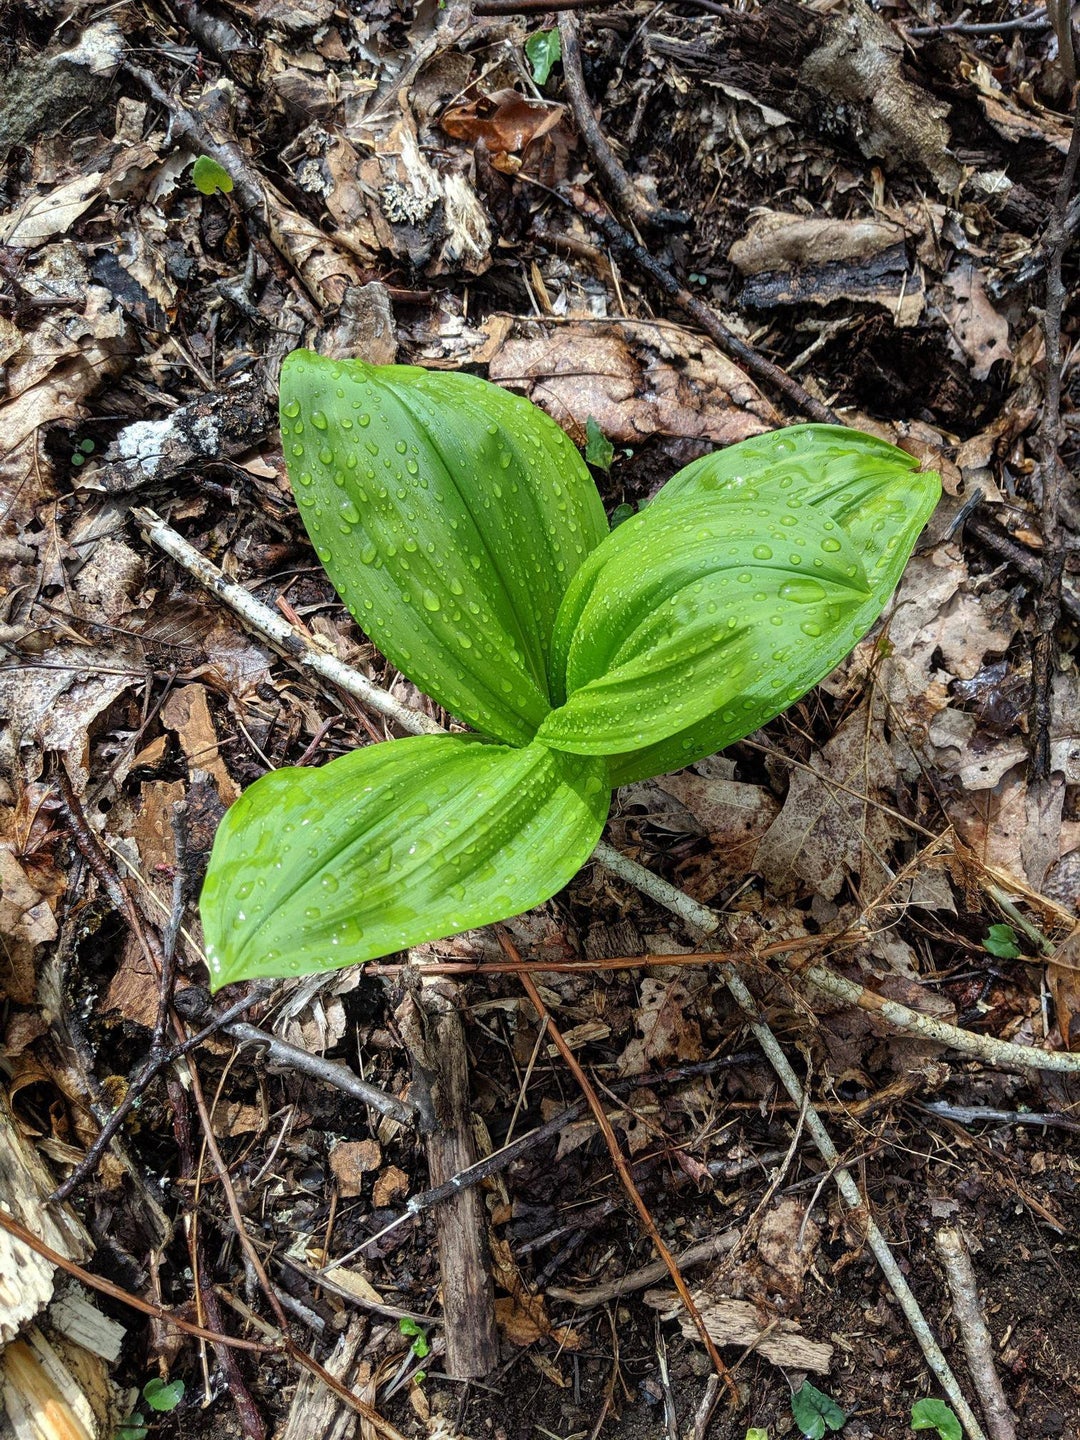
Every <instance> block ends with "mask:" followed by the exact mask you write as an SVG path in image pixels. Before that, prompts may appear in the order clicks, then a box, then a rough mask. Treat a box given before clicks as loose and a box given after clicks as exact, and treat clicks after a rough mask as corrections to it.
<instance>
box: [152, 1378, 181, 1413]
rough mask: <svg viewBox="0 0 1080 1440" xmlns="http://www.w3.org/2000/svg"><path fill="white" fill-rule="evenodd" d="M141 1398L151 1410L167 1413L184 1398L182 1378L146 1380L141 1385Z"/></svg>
mask: <svg viewBox="0 0 1080 1440" xmlns="http://www.w3.org/2000/svg"><path fill="white" fill-rule="evenodd" d="M142 1393H143V1399H144V1400H145V1401H146V1403H147V1404H148V1405H149V1406H150V1409H151V1410H157V1411H159V1412H161V1413H162V1414H167V1413H168V1412H169V1411H170V1410H175V1409H176V1407H177V1405H179V1404H180V1401H181V1400H182V1399H183V1398H184V1382H183V1380H169V1381H165V1380H159V1379H153V1380H148V1381H147V1382H146V1384H145V1385H144V1386H143V1392H142Z"/></svg>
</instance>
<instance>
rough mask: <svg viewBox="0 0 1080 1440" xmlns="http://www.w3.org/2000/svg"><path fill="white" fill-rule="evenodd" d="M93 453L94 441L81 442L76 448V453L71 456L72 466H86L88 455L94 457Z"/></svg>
mask: <svg viewBox="0 0 1080 1440" xmlns="http://www.w3.org/2000/svg"><path fill="white" fill-rule="evenodd" d="M93 453H94V442H93V440H90V439H86V440H80V441H79V443H78V444H77V445H76V446H75V450H74V453H73V454H72V456H71V463H72V465H84V464H85V463H86V457H87V456H88V455H92V454H93Z"/></svg>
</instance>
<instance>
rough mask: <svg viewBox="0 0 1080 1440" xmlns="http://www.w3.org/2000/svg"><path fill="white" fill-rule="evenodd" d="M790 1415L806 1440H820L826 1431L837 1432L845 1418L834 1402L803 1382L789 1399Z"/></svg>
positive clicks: (805, 1381)
mask: <svg viewBox="0 0 1080 1440" xmlns="http://www.w3.org/2000/svg"><path fill="white" fill-rule="evenodd" d="M791 1413H792V1415H794V1417H795V1424H796V1425H798V1427H799V1429H800V1430H801V1431H802V1433H803V1434H804V1435H805V1436H806V1440H821V1437H822V1436H823V1435H824V1434H825V1431H826V1429H829V1430H839V1429H840V1428H841V1426H842V1425H843V1423H844V1421H845V1420H846V1419H847V1416H846V1415H845V1414H844V1412H843V1410H841V1409H840V1406H839V1405H837V1403H836V1401H835V1400H833V1399H831V1398H830V1397H829V1396H828V1395H826V1394H825V1393H824V1392H823V1391H821V1390H818V1389H816V1388H815V1386H813V1385H811V1384H810V1381H809V1380H804V1381H803V1383H802V1385H801V1386H800V1388H799V1389H798V1390H796V1391H795V1393H794V1395H792V1397H791Z"/></svg>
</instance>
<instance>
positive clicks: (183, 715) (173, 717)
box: [161, 685, 240, 806]
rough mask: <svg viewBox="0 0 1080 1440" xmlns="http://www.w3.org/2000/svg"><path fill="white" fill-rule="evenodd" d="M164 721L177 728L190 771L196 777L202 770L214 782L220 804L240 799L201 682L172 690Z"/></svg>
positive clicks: (166, 702) (164, 712)
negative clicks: (222, 755) (219, 744)
mask: <svg viewBox="0 0 1080 1440" xmlns="http://www.w3.org/2000/svg"><path fill="white" fill-rule="evenodd" d="M161 722H162V724H163V725H165V726H167V727H168V729H170V730H175V731H176V734H177V736H178V737H179V740H180V744H181V746H182V748H183V751H184V754H185V756H186V757H187V762H188V772H189V774H190V775H191V776H192V778H193V779H194V777H195V772H196V771H200V770H201V771H203V772H204V773H205V774H207V775H209V776H210V778H211V779H212V780H213V782H214V787H215V789H216V790H217V792H218V796H219V798H220V800H221V803H222V804H223V805H225V806H229V805H231V804H232V803H233V801H234V800H236V799H238V797H239V795H240V789H239V787H238V786H237V784H236V782H235V781H234V780H233V779H232V777H231V776H230V774H229V772H228V771H227V770H226V768H225V763H224V761H223V760H222V758H221V755H220V753H219V751H218V741H217V734H216V732H215V730H214V722H213V720H212V719H211V718H210V707H209V705H208V704H207V700H206V689H205V687H204V686H202V685H182V686H179V687H178V688H177V689H175V690H173V691H172V692H171V693H170V695H169V698H168V699H167V700H166V701H165V704H164V705H163V706H162V707H161Z"/></svg>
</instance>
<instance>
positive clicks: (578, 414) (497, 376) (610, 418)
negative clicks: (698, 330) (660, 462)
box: [488, 322, 777, 445]
mask: <svg viewBox="0 0 1080 1440" xmlns="http://www.w3.org/2000/svg"><path fill="white" fill-rule="evenodd" d="M529 328H530V329H532V328H533V327H531V326H530V327H529ZM488 374H489V377H490V378H491V379H492V380H494V381H496V382H497V383H499V384H501V385H506V386H508V387H511V388H513V389H515V390H518V391H520V392H522V393H524V394H526V395H527V396H528V397H529V398H530V399H531V400H532V401H533V402H534V403H535V404H537V405H539V406H540V407H541V408H542V409H544V410H546V411H547V412H548V414H549V415H551V416H552V418H553V419H554V420H556V421H557V422H558V423H559V424H560V425H562V426H563V427H564V428H565V429H567V430H569V432H570V434H571V435H572V437H573V438H574V439H575V440H576V441H577V442H578V443H580V444H582V445H584V443H585V440H586V434H585V424H586V421H587V420H588V418H589V417H590V416H592V418H593V419H594V420H595V421H596V423H597V424H598V425H599V427H600V429H601V430H602V431H603V432H604V434H605V435H606V436H607V438H608V439H609V440H611V441H612V442H613V443H614V444H616V445H640V444H641V443H642V442H643V441H644V440H646V439H648V438H649V437H650V436H652V435H671V436H678V437H680V438H683V439H694V440H707V441H710V442H711V443H712V444H715V445H731V444H734V443H735V442H736V441H738V440H745V439H747V438H748V437H749V436H751V435H760V434H761V433H762V432H763V431H764V430H767V429H769V428H771V426H772V425H774V424H776V423H777V416H776V412H775V411H774V410H773V407H772V406H771V404H770V403H769V401H768V400H766V399H765V397H764V396H763V395H762V393H761V391H760V390H759V389H758V388H757V386H756V385H755V384H754V382H753V381H752V380H751V379H750V378H749V376H747V375H746V374H744V373H743V371H742V370H740V369H739V367H738V366H737V365H736V364H734V363H733V362H732V361H731V360H729V359H728V358H727V357H726V356H725V355H722V354H721V353H720V351H719V350H718V349H717V348H716V347H715V346H714V345H712V344H710V343H709V342H708V341H707V340H703V339H701V338H700V337H699V336H696V335H692V334H690V333H689V332H688V331H686V330H683V329H682V328H681V327H680V326H677V325H666V324H665V325H646V324H642V323H637V324H635V323H629V324H625V325H607V324H598V325H591V324H586V323H584V322H571V323H570V324H568V325H561V326H557V327H554V328H552V329H551V330H548V331H540V332H539V333H535V332H534V333H533V334H531V335H522V336H519V337H514V338H509V339H507V340H506V341H505V342H504V343H503V345H502V346H501V348H500V349H499V350H498V351H497V353H496V354H494V355H492V356H491V359H490V361H489V367H488Z"/></svg>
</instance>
